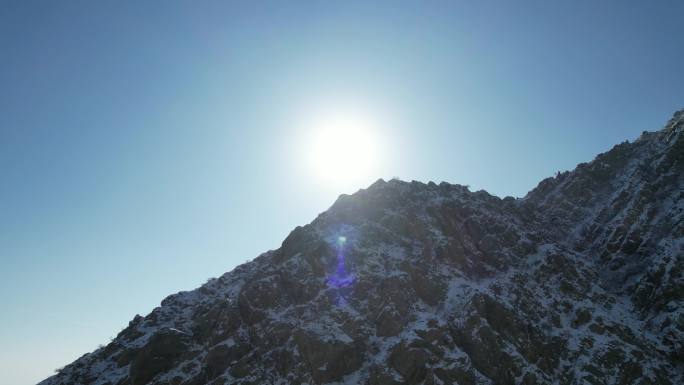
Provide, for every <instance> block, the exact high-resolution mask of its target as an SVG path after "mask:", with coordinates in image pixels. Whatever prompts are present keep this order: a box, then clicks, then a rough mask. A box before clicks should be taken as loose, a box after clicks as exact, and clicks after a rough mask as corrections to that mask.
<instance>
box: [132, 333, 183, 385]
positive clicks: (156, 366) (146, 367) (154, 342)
mask: <svg viewBox="0 0 684 385" xmlns="http://www.w3.org/2000/svg"><path fill="white" fill-rule="evenodd" d="M188 347H189V336H188V335H187V334H185V333H182V332H179V331H176V330H173V329H162V330H160V331H159V332H157V333H156V334H154V335H153V336H152V337H151V338H150V340H149V342H148V343H147V344H146V345H145V346H144V347H143V348H142V349H141V350H140V351H138V353H137V354H136V357H135V358H134V359H133V361H132V362H131V367H130V378H131V384H132V385H143V384H147V383H149V382H150V380H152V379H153V378H154V377H155V376H156V375H157V374H159V373H163V372H166V371H168V370H170V369H171V368H173V367H174V366H175V365H176V364H177V363H178V362H179V361H180V359H181V357H182V356H183V354H184V353H186V352H187V351H188Z"/></svg>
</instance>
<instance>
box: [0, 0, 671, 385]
mask: <svg viewBox="0 0 684 385" xmlns="http://www.w3.org/2000/svg"><path fill="white" fill-rule="evenodd" d="M139 3H141V2H132V1H131V2H114V1H112V2H90V1H63V2H54V1H53V2H50V1H13V0H10V1H3V2H2V3H1V4H0V263H1V266H2V268H1V269H0V309H2V312H0V382H1V383H3V384H7V385H14V384H17V385H20V384H30V383H35V382H37V381H39V380H41V379H43V378H45V377H46V376H48V375H50V374H51V373H52V372H53V370H54V369H56V368H57V367H60V366H62V365H64V364H67V363H69V362H71V361H72V360H74V359H75V358H77V357H78V356H80V355H81V354H83V353H85V352H88V351H91V350H93V349H95V348H96V347H97V346H98V344H106V343H107V342H108V341H109V338H110V337H113V336H114V335H116V334H117V333H118V331H120V330H121V329H122V328H123V327H124V326H126V324H127V323H128V321H129V320H130V319H132V318H133V316H134V315H135V314H137V313H138V314H143V315H144V314H147V313H148V312H149V311H151V310H152V309H153V308H154V307H155V306H157V305H158V304H159V302H160V301H161V300H162V299H163V298H164V297H165V296H166V295H169V294H171V293H174V292H177V291H180V290H189V289H192V288H195V287H197V286H198V285H200V284H201V283H203V282H204V281H205V280H206V279H207V278H209V277H215V276H219V275H221V274H222V273H223V272H225V271H228V270H231V269H232V268H233V267H235V266H236V265H237V264H240V263H243V262H245V261H248V260H250V259H252V258H254V257H256V256H257V255H258V254H260V253H261V252H263V251H266V250H269V249H274V248H277V247H279V246H280V242H281V241H282V240H283V239H284V238H285V236H286V235H287V234H288V233H289V231H290V230H292V229H293V228H294V227H295V226H297V225H302V224H305V223H308V222H310V221H311V220H312V219H313V218H314V217H315V216H316V215H317V214H318V213H320V212H322V211H324V210H325V209H327V208H328V207H329V206H330V205H331V204H332V203H333V201H334V200H335V199H336V197H337V196H338V195H339V194H341V193H352V192H354V191H356V190H358V189H359V188H363V187H366V186H367V185H369V184H370V183H372V182H373V180H375V179H377V178H380V177H382V178H385V179H389V178H392V177H395V176H397V177H400V178H402V179H404V180H412V179H415V180H420V181H423V182H427V181H435V182H440V181H448V182H452V183H460V184H468V185H470V186H471V190H478V189H485V190H487V191H489V192H490V193H493V194H496V195H499V196H506V195H512V196H517V197H522V196H524V195H525V193H526V192H527V191H528V190H530V189H531V188H533V187H534V186H535V185H536V184H537V183H538V182H539V181H540V180H541V179H543V178H544V177H547V176H551V175H553V173H555V172H556V171H562V170H567V169H572V168H574V166H575V165H576V164H577V163H579V162H584V161H589V160H591V159H592V158H593V157H594V156H595V155H596V154H597V153H599V152H602V151H605V150H608V149H609V148H610V147H612V145H614V144H616V143H619V142H622V141H624V140H633V139H635V138H636V137H637V136H638V135H639V134H640V133H641V132H642V131H643V130H656V129H659V128H660V127H662V125H663V124H664V123H665V121H666V120H667V119H669V117H670V116H671V114H672V113H673V112H674V111H675V110H677V109H679V108H682V107H684V87H683V85H684V65H682V63H684V33H682V27H681V15H682V14H684V3H682V2H679V1H672V2H668V1H659V2H636V1H635V2H630V1H574V2H567V3H565V4H558V3H555V2H554V4H553V5H552V4H550V2H543V1H530V2H510V1H501V2H495V1H480V2H458V1H445V2H403V1H391V2H387V3H382V2H375V3H374V4H365V3H366V2H358V3H357V2H353V1H352V2H340V3H338V4H334V3H333V2H298V3H297V4H295V3H292V2H249V3H238V2H218V1H216V2H211V1H207V2H189V1H176V2H172V1H164V2H162V1H150V2H145V4H139ZM200 3H201V4H200ZM322 106H324V107H322ZM336 106H340V107H339V108H340V110H347V109H352V110H359V111H364V112H365V113H367V114H371V115H373V116H377V117H379V119H381V120H382V121H383V125H382V129H381V130H379V131H381V132H380V133H379V134H378V138H379V143H378V145H379V146H380V147H381V148H382V153H383V159H382V164H381V166H380V167H379V169H378V170H377V171H374V173H375V174H377V175H367V176H364V178H365V179H363V180H355V181H353V183H352V182H345V183H331V182H330V181H329V180H325V179H323V178H320V177H319V176H317V175H312V174H311V173H310V172H309V171H308V170H309V168H308V167H307V165H306V164H303V163H305V162H304V161H303V159H305V158H306V156H304V155H306V154H302V153H303V152H306V151H307V149H306V146H305V145H303V143H306V141H307V136H308V135H309V134H310V132H309V131H307V130H305V129H303V128H302V127H300V123H301V122H303V121H307V120H308V119H309V117H310V116H311V115H315V114H319V113H320V111H322V110H325V109H332V110H335V108H336Z"/></svg>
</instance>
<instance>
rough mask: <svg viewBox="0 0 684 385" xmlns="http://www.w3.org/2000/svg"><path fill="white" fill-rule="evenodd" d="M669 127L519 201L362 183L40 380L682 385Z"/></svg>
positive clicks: (679, 256)
mask: <svg viewBox="0 0 684 385" xmlns="http://www.w3.org/2000/svg"><path fill="white" fill-rule="evenodd" d="M683 130H684V111H680V112H678V113H677V114H675V116H674V117H673V118H672V120H671V121H670V122H669V123H668V124H667V126H666V127H665V128H664V129H663V130H661V131H658V132H654V133H644V134H643V135H642V136H641V137H640V138H639V139H638V140H636V141H635V142H633V143H627V142H625V143H622V144H619V145H617V146H615V147H614V148H613V149H612V150H610V151H608V152H606V153H604V154H601V155H599V156H597V157H596V159H595V160H594V161H592V162H590V163H585V164H580V165H579V166H578V167H577V168H576V169H575V170H574V171H572V172H565V173H561V174H558V175H557V176H556V177H555V178H549V179H546V180H544V181H542V182H541V183H540V184H539V186H538V187H537V188H535V189H534V190H532V191H531V192H530V193H529V194H528V195H527V196H526V197H525V198H522V199H514V198H511V197H507V198H504V199H500V198H497V197H495V196H492V195H490V194H488V193H486V192H484V191H479V192H470V191H468V189H467V188H466V187H463V186H459V185H451V184H447V183H441V184H439V185H437V184H435V183H428V184H422V183H418V182H411V183H406V182H401V181H396V180H392V181H389V182H384V181H382V180H380V181H378V182H376V183H375V184H373V185H372V186H370V187H369V188H368V189H366V190H361V191H359V192H357V193H355V194H353V195H351V196H341V197H340V198H339V199H338V200H337V201H336V202H335V203H334V205H333V206H332V207H331V208H330V209H329V210H328V211H326V212H324V213H322V214H321V215H319V216H318V218H316V219H315V220H314V221H313V222H312V223H311V224H309V225H306V226H303V227H298V228H296V229H295V230H294V231H293V232H292V233H291V234H290V235H289V236H288V237H287V239H285V241H284V242H283V244H282V247H281V248H279V249H278V250H274V251H269V252H267V253H264V254H263V255H261V256H259V257H258V258H256V259H255V260H253V261H251V262H249V263H246V264H244V265H241V266H239V267H237V268H236V269H235V270H233V271H232V272H229V273H226V274H224V275H223V276H221V277H220V278H218V279H212V280H210V281H209V282H207V283H206V284H205V285H203V286H202V287H200V288H198V289H197V290H194V291H190V292H181V293H178V294H175V295H172V296H170V297H168V298H166V299H165V300H164V301H163V302H162V303H161V306H160V307H158V308H156V309H154V311H152V313H150V314H149V315H147V316H146V317H140V316H136V318H135V319H133V320H132V321H131V322H130V324H129V326H128V327H127V328H126V329H125V330H123V331H122V332H121V333H120V334H119V335H118V336H117V337H116V339H115V340H114V341H112V342H111V343H110V344H108V345H107V346H105V347H103V348H101V349H98V350H96V351H94V352H92V353H90V354H86V355H84V356H83V357H81V358H79V359H78V360H77V361H75V362H74V363H72V364H70V365H68V366H67V367H65V368H64V369H63V370H61V372H60V373H59V374H57V375H55V376H53V377H51V378H49V379H47V380H45V381H44V382H42V384H44V385H56V384H98V385H103V384H109V385H141V384H184V385H190V384H300V383H307V384H323V383H347V384H356V383H363V384H377V385H381V384H383V385H385V384H386V385H389V384H402V383H403V384H456V383H458V384H596V385H598V384H681V383H684V221H683V218H684V134H683V133H682V131H683Z"/></svg>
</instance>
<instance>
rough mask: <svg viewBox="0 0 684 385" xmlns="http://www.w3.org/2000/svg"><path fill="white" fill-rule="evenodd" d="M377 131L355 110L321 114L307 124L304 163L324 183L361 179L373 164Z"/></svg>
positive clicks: (364, 177) (367, 119) (374, 161)
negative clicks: (307, 138)
mask: <svg viewBox="0 0 684 385" xmlns="http://www.w3.org/2000/svg"><path fill="white" fill-rule="evenodd" d="M377 131H378V125H377V122H374V121H373V119H371V118H369V117H367V116H363V115H361V114H358V113H354V114H353V113H336V114H325V115H324V116H321V117H319V118H318V119H316V120H315V121H314V122H313V124H311V129H310V132H311V134H310V135H311V137H310V149H309V150H308V151H307V153H308V156H309V159H308V160H307V163H308V164H309V166H310V167H311V169H312V170H313V172H314V173H315V174H316V175H317V176H318V177H321V178H323V179H325V180H327V181H328V182H337V183H349V182H361V181H362V180H363V179H366V178H369V177H371V176H372V174H373V173H374V172H375V168H376V167H377V163H378V150H379V149H378V145H377V138H376V135H377ZM359 187H361V186H359Z"/></svg>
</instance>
